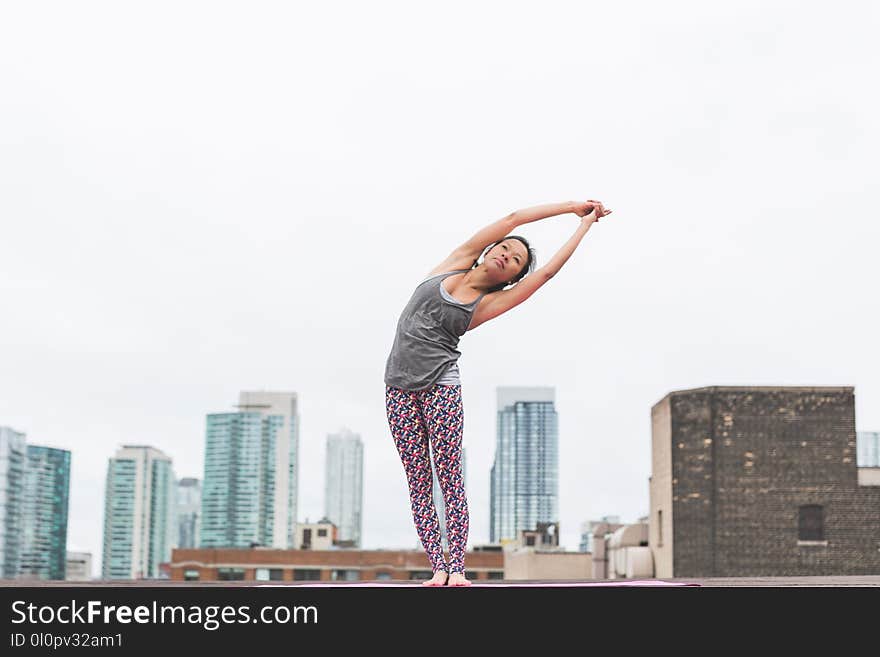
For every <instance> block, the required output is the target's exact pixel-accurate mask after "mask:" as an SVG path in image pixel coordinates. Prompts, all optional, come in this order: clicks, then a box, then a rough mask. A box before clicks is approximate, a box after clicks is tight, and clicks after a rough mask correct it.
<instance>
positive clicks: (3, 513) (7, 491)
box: [0, 427, 27, 579]
mask: <svg viewBox="0 0 880 657" xmlns="http://www.w3.org/2000/svg"><path fill="white" fill-rule="evenodd" d="M26 454H27V450H26V446H25V434H23V433H21V432H19V431H15V430H14V429H11V428H9V427H0V578H3V579H13V578H14V577H15V576H16V575H17V574H18V565H19V560H20V558H21V514H22V502H23V499H24V471H25V460H26Z"/></svg>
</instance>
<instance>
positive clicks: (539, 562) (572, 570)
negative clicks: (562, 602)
mask: <svg viewBox="0 0 880 657" xmlns="http://www.w3.org/2000/svg"><path fill="white" fill-rule="evenodd" d="M592 577H593V560H592V555H591V554H590V553H589V552H535V551H534V550H528V549H517V550H510V551H508V552H505V553H504V579H506V580H523V579H538V580H546V579H554V580H566V579H572V580H584V579H591V578H592Z"/></svg>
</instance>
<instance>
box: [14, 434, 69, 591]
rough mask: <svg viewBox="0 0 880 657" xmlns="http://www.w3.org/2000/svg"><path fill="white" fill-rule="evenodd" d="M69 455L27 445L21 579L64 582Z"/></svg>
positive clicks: (64, 451)
mask: <svg viewBox="0 0 880 657" xmlns="http://www.w3.org/2000/svg"><path fill="white" fill-rule="evenodd" d="M69 495H70V452H69V451H68V450H66V449H55V448H52V447H40V446H37V445H28V446H27V459H26V461H25V471H24V486H23V495H22V514H21V528H22V531H21V553H20V559H19V567H18V577H19V578H36V579H65V571H66V567H67V508H68V497H69Z"/></svg>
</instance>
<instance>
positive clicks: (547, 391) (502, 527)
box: [489, 387, 559, 543]
mask: <svg viewBox="0 0 880 657" xmlns="http://www.w3.org/2000/svg"><path fill="white" fill-rule="evenodd" d="M497 394H498V408H497V429H496V431H497V436H496V446H495V462H494V463H493V465H492V472H491V478H490V509H489V540H490V542H492V543H497V542H502V541H507V540H516V539H517V538H518V537H519V532H520V531H521V530H523V529H528V530H534V529H536V528H537V524H538V523H539V522H557V521H558V519H559V517H558V516H559V503H558V500H559V435H558V421H557V415H556V409H555V407H554V391H553V388H546V387H522V388H519V387H499V388H498V389H497Z"/></svg>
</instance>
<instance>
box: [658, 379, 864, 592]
mask: <svg viewBox="0 0 880 657" xmlns="http://www.w3.org/2000/svg"><path fill="white" fill-rule="evenodd" d="M651 416H652V452H653V453H652V475H651V478H650V508H651V515H650V537H649V544H650V546H651V548H652V552H653V555H654V563H655V576H656V577H748V576H753V577H758V576H798V575H871V574H874V575H876V574H880V485H878V484H880V481H878V479H877V478H876V477H868V476H861V474H862V473H860V472H859V468H858V466H857V463H856V431H855V403H854V394H853V388H852V387H828V388H811V387H708V388H697V389H693V390H681V391H676V392H672V393H670V394H668V395H667V396H666V397H664V398H663V399H662V400H661V401H659V402H658V403H657V404H655V405H654V407H653V408H652V409H651ZM866 474H867V473H866Z"/></svg>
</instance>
